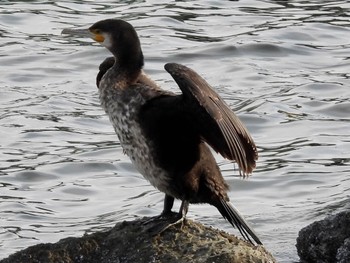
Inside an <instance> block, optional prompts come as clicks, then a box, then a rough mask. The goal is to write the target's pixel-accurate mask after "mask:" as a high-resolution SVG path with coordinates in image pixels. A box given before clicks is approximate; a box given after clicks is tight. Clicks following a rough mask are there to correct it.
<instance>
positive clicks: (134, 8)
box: [0, 0, 350, 262]
mask: <svg viewBox="0 0 350 263" xmlns="http://www.w3.org/2000/svg"><path fill="white" fill-rule="evenodd" d="M113 17H117V18H122V19H125V20H127V21H129V22H130V23H132V24H133V25H134V26H135V28H136V30H137V31H138V33H139V36H140V39H141V43H142V46H143V50H144V55H145V58H146V65H145V70H146V71H147V73H149V74H150V75H151V76H152V78H153V79H154V80H156V81H157V82H158V83H159V84H160V85H162V87H164V88H165V89H168V90H172V91H175V92H178V91H179V89H178V88H177V86H176V85H175V83H174V82H173V81H172V79H171V77H170V75H168V74H167V73H166V72H165V71H164V70H163V65H164V64H165V63H167V62H179V63H183V64H186V65H187V66H190V67H192V68H193V69H195V70H196V71H197V72H199V73H200V74H201V75H202V76H204V77H205V78H206V80H207V81H208V82H209V83H211V84H212V85H213V86H214V87H215V88H216V89H217V90H218V92H219V93H220V94H221V95H222V96H223V97H224V98H225V100H226V101H227V102H228V103H229V105H230V106H231V107H232V109H234V110H235V111H236V112H237V114H238V115H239V116H240V117H241V119H242V120H243V121H244V123H245V124H246V125H247V126H248V128H249V130H250V131H251V133H252V136H253V137H254V139H255V141H256V144H257V145H258V148H259V154H260V158H259V161H258V164H257V169H256V170H255V172H254V174H253V176H252V177H250V178H249V179H245V180H243V179H241V178H239V176H238V171H237V169H236V168H235V166H234V165H232V164H231V163H230V162H228V161H226V160H223V159H222V158H221V157H220V156H217V159H218V162H219V165H220V168H221V169H222V171H223V174H224V176H225V179H226V180H227V181H228V183H229V184H230V186H231V192H230V198H231V200H232V202H233V203H234V204H235V205H236V206H237V207H238V208H239V209H240V210H241V212H242V213H243V214H244V215H245V216H246V218H247V219H248V220H249V221H250V222H251V224H252V225H253V227H254V228H255V230H256V231H257V232H258V233H259V235H260V236H261V239H262V241H263V242H264V244H265V245H266V247H267V249H268V250H270V251H271V252H272V253H273V254H274V256H275V257H276V258H277V259H278V261H279V262H295V261H298V256H297V253H296V249H295V239H296V237H297V234H298V231H299V230H300V229H301V228H302V227H304V226H306V225H307V224H309V223H311V222H313V221H315V220H318V219H322V218H324V217H325V216H326V215H329V214H334V213H337V212H340V211H342V210H345V209H349V205H348V203H349V188H350V181H349V176H350V165H349V160H350V136H349V135H350V132H349V124H350V122H349V120H350V118H349V116H350V101H349V97H350V89H349V86H350V85H349V84H350V81H349V72H350V60H349V54H350V42H349V35H350V34H349V33H350V30H349V27H350V18H349V17H350V5H349V3H348V2H347V1H345V0H343V1H327V3H326V4H325V3H322V2H321V3H318V2H315V1H301V0H295V1H258V0H248V1H215V0H214V1H188V2H178V1H151V0H150V1H122V2H117V1H112V0H104V1H99V2H98V3H96V2H94V1H77V0H76V1H66V0H62V1H1V3H0V34H1V38H0V46H1V49H0V50H1V51H0V59H1V63H0V71H1V76H2V77H1V79H0V85H1V91H0V92H1V96H0V127H1V128H0V147H1V151H0V258H3V257H6V256H8V255H9V254H10V253H13V252H15V251H18V250H20V249H23V248H25V247H27V246H30V245H34V244H38V243H41V242H56V241H58V240H59V239H61V238H64V237H68V236H80V235H83V234H84V233H85V232H88V233H90V232H94V231H98V230H101V229H106V228H109V227H112V226H113V225H114V224H115V223H116V222H119V221H122V220H132V219H133V218H135V217H140V216H154V215H157V214H159V213H160V211H161V210H162V199H163V194H161V193H159V192H158V191H157V190H155V189H154V188H153V187H151V186H150V185H149V183H148V182H146V181H145V180H144V179H143V178H142V176H141V175H140V174H139V173H138V172H137V171H136V170H135V168H134V167H133V166H132V165H131V163H130V161H129V159H128V158H127V157H126V156H125V155H123V153H122V149H121V147H120V144H119V143H118V140H117V138H116V135H115V134H114V132H113V129H112V127H111V125H110V124H109V121H108V119H107V117H106V116H105V114H104V112H103V111H102V109H101V108H100V106H99V101H98V93H97V89H96V87H95V75H96V72H97V68H98V65H99V63H100V62H101V61H102V60H103V59H104V58H105V57H107V56H109V54H108V52H107V51H106V50H105V49H104V48H102V47H100V46H99V45H97V44H95V43H92V41H91V40H89V39H72V38H67V37H63V36H61V35H60V32H61V31H62V29H64V28H69V27H88V26H90V25H91V24H92V23H94V22H96V21H98V20H101V19H105V18H113ZM178 206H179V204H178V203H177V204H176V209H177V208H178ZM188 217H189V218H192V219H195V220H198V221H201V222H203V223H205V224H208V225H213V226H215V227H217V228H220V229H224V230H226V231H229V232H232V233H236V234H237V231H236V230H234V229H232V228H231V226H230V225H229V224H228V223H227V222H225V220H224V219H222V218H221V216H220V215H219V213H218V212H217V211H216V209H215V208H213V207H210V206H207V205H193V206H191V207H190V212H189V214H188Z"/></svg>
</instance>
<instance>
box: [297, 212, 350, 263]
mask: <svg viewBox="0 0 350 263" xmlns="http://www.w3.org/2000/svg"><path fill="white" fill-rule="evenodd" d="M296 246H297V250H298V254H299V257H300V260H301V262H308V263H313V262H317V263H348V262H350V211H345V212H341V213H339V214H336V215H333V216H328V217H326V218H325V219H323V220H321V221H316V222H314V223H312V224H311V225H309V226H307V227H305V228H303V229H302V230H300V232H299V236H298V238H297V245H296Z"/></svg>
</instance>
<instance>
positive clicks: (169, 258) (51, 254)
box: [0, 218, 276, 263]
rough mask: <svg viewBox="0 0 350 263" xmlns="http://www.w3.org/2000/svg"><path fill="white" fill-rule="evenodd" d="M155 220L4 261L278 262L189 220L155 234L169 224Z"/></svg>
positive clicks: (40, 247) (260, 250)
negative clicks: (155, 232)
mask: <svg viewBox="0 0 350 263" xmlns="http://www.w3.org/2000/svg"><path fill="white" fill-rule="evenodd" d="M147 220H149V218H143V219H138V220H135V221H130V222H122V223H118V224H117V225H116V226H115V227H114V228H112V229H111V230H109V231H106V232H98V233H94V234H90V235H85V236H83V237H80V238H73V237H70V238H66V239H62V240H60V241H59V242H57V243H55V244H39V245H35V246H32V247H29V248H27V249H24V250H22V251H19V252H17V253H15V254H13V255H11V256H9V257H8V258H6V259H3V260H2V261H0V262H1V263H10V262H11V263H19V262H26V263H31V262H33V263H34V262H47V263H50V262H67V263H70V262H77V263H78V262H84V263H88V262H100V263H110V262H116V263H128V262H130V263H131V262H132V263H137V262H154V263H157V262H159V263H160V262H166V263H172V262H174V263H175V262H176V263H182V262H183V263H184V262H186V263H187V262H194V263H195V262H201V263H205V262H208V263H209V262H210V263H213V262H221V263H226V262H227V263H228V262H230V263H233V262H237V263H238V262H239V263H244V262H249V263H251V262H259V263H264V262H266V263H267V262H271V263H273V262H276V261H275V260H274V258H273V257H272V256H271V254H269V253H268V252H267V251H266V250H265V249H264V248H263V247H262V246H257V247H255V246H253V245H251V244H249V243H247V242H245V241H243V240H241V239H239V238H237V237H235V236H232V235H229V234H227V233H225V232H222V231H219V230H216V229H213V228H211V227H205V226H204V225H202V224H200V223H196V222H193V221H191V220H187V221H186V224H184V225H183V226H181V225H175V226H172V227H170V228H168V229H167V230H165V231H163V232H162V233H161V234H158V235H152V232H154V230H155V229H157V228H158V227H159V225H162V224H164V223H165V222H164V220H153V221H150V222H148V221H147Z"/></svg>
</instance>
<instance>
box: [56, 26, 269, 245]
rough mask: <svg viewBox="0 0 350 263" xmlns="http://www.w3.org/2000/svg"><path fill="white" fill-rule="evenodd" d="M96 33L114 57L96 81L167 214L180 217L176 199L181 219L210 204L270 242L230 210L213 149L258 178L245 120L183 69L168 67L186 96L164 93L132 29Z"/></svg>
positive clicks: (251, 235) (247, 234)
mask: <svg viewBox="0 0 350 263" xmlns="http://www.w3.org/2000/svg"><path fill="white" fill-rule="evenodd" d="M72 32H73V33H74V31H69V32H68V30H66V31H63V32H62V33H72ZM89 34H90V36H91V37H92V38H93V39H94V40H95V41H97V42H99V43H101V44H102V45H103V46H104V47H106V48H107V49H108V50H109V51H110V52H111V53H112V54H113V56H114V57H112V58H107V59H106V60H105V61H104V62H103V63H102V64H101V65H100V72H99V73H98V75H97V79H96V83H97V86H98V89H99V94H100V101H101V104H102V107H103V109H104V110H105V111H106V113H107V114H108V116H109V118H110V121H111V123H112V124H113V127H114V129H115V132H116V133H117V135H118V137H119V140H120V143H121V145H122V147H123V150H124V152H125V153H126V154H127V155H128V156H129V157H130V159H131V160H132V162H133V163H134V165H135V166H136V167H137V169H138V170H139V172H140V173H141V174H142V175H143V176H144V177H145V178H146V179H147V180H148V181H150V183H151V184H152V185H153V186H154V187H156V188H158V189H159V190H160V191H162V192H164V193H165V200H164V210H163V212H162V214H161V216H163V217H166V216H167V215H169V214H171V213H172V212H171V209H172V207H173V203H174V199H175V198H176V199H180V200H181V201H182V204H181V208H180V211H179V213H178V218H179V219H184V218H185V216H186V213H187V211H188V206H189V203H208V204H211V205H213V206H215V207H216V208H217V209H218V210H219V212H220V213H221V214H222V216H223V217H224V218H226V219H227V220H228V221H229V222H230V223H231V224H232V225H233V226H234V227H237V228H238V229H239V231H240V233H241V234H242V236H243V237H244V238H245V239H246V240H248V241H250V242H251V243H252V244H254V243H253V241H252V239H253V240H254V241H255V242H256V243H257V244H262V243H261V241H260V240H259V238H258V237H257V235H256V234H255V232H254V230H253V229H252V228H251V227H250V226H249V225H248V223H247V222H246V221H245V220H244V218H243V217H242V216H241V215H240V213H239V212H238V210H237V209H236V208H235V207H234V206H233V205H232V204H230V202H229V197H228V195H227V191H228V185H227V184H226V182H225V181H224V178H223V177H222V174H221V172H220V169H219V167H218V165H217V163H216V161H215V159H214V157H213V155H212V153H211V151H210V148H209V147H208V145H210V146H211V147H212V148H213V149H214V150H215V151H216V152H219V153H220V154H221V155H222V156H223V157H225V158H227V159H230V160H234V161H236V162H237V164H238V167H239V171H240V174H241V175H243V176H245V175H248V174H250V173H251V172H252V170H253V169H254V168H255V161H256V160H257V157H258V154H257V150H256V146H255V144H254V141H253V139H252V138H251V136H250V134H249V132H248V131H247V129H246V128H245V127H244V125H243V124H242V122H241V121H240V120H239V119H238V117H237V116H236V115H235V114H234V113H233V112H232V111H231V109H230V108H229V107H228V106H227V104H226V103H225V102H224V101H223V100H222V99H221V98H220V96H219V95H218V94H217V93H216V92H215V91H214V90H213V89H212V88H211V87H210V85H209V84H208V83H207V82H206V81H205V80H204V79H203V78H202V77H200V76H199V75H198V74H197V73H196V72H194V71H193V70H191V69H189V68H188V67H185V66H183V65H180V64H176V63H168V64H166V65H165V70H166V71H168V72H169V73H170V74H171V76H172V77H173V78H174V80H175V81H176V83H177V84H178V86H179V87H180V89H181V91H182V94H181V95H176V94H174V93H171V92H167V91H164V90H162V89H160V87H159V86H158V85H157V84H156V83H155V82H154V81H152V80H151V79H150V78H149V77H148V76H147V75H146V74H145V73H144V72H143V70H142V68H143V64H144V58H143V54H142V50H141V45H140V41H139V38H138V36H137V33H136V31H135V29H134V28H133V26H132V25H130V24H129V23H127V22H125V21H123V20H117V19H107V20H103V21H99V22H97V23H95V24H94V25H92V26H91V27H90V28H89Z"/></svg>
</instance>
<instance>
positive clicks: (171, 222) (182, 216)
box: [149, 201, 189, 235]
mask: <svg viewBox="0 0 350 263" xmlns="http://www.w3.org/2000/svg"><path fill="white" fill-rule="evenodd" d="M188 206H189V202H188V201H182V203H181V206H180V210H179V212H178V213H176V214H175V216H174V217H169V218H167V221H166V222H164V224H159V225H157V226H156V227H152V228H151V229H149V231H150V232H151V233H152V234H153V235H158V234H160V233H162V232H164V231H165V230H167V229H168V228H169V227H171V226H175V225H178V224H179V223H181V227H182V225H183V223H184V222H185V220H186V214H187V212H188ZM163 212H164V211H163ZM170 212H171V211H170ZM162 214H163V213H162ZM171 214H173V212H171Z"/></svg>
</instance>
